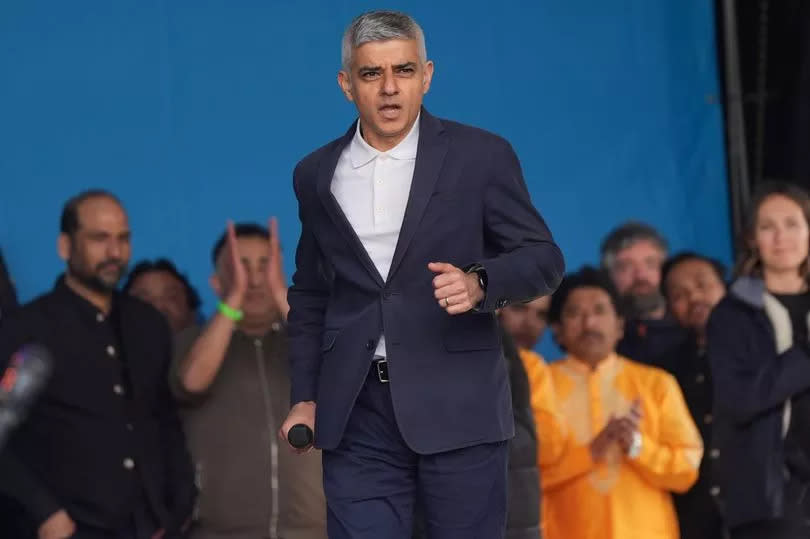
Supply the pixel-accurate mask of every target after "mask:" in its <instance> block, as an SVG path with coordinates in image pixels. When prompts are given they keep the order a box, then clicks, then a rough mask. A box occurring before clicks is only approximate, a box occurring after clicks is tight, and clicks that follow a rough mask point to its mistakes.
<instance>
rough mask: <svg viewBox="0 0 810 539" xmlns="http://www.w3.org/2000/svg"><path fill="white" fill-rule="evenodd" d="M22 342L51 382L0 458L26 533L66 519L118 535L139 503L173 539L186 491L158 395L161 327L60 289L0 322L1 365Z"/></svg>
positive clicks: (162, 386) (148, 314)
mask: <svg viewBox="0 0 810 539" xmlns="http://www.w3.org/2000/svg"><path fill="white" fill-rule="evenodd" d="M31 342H35V343H39V344H42V345H45V346H46V347H47V348H48V349H49V350H50V352H51V354H52V355H53V357H54V365H53V372H52V375H51V378H50V380H49V383H48V385H47V387H46V388H45V390H44V391H43V392H42V394H41V395H40V398H39V400H38V401H37V403H36V404H35V405H34V407H33V408H32V409H31V411H30V414H29V417H28V419H27V420H26V421H25V422H24V423H23V424H22V425H21V426H20V427H19V428H18V430H17V431H16V432H15V433H14V434H13V435H12V437H11V439H10V441H9V445H8V447H7V448H5V449H4V451H3V453H1V454H0V470H3V471H5V472H6V475H4V477H3V478H2V479H0V492H1V493H3V494H5V495H7V496H9V497H10V498H12V499H14V500H16V501H17V502H18V503H19V504H20V505H21V506H22V507H23V508H24V509H25V512H24V514H21V515H19V516H20V518H21V519H23V520H28V521H29V522H30V523H32V524H33V525H34V528H35V527H36V526H37V525H38V524H40V523H42V522H43V521H44V520H45V519H46V518H48V517H49V516H50V515H51V514H53V513H54V512H55V511H57V510H59V509H65V510H67V512H68V514H69V515H70V516H71V517H72V518H73V520H75V521H77V523H79V524H80V525H86V526H92V527H94V528H101V529H110V530H114V529H118V528H121V527H122V526H125V525H126V524H127V523H128V521H129V520H131V518H132V517H133V514H134V512H136V511H138V510H139V506H138V504H139V503H140V500H142V499H144V500H145V501H146V503H147V505H148V507H149V508H150V510H151V512H152V513H153V515H154V517H155V519H156V521H157V523H158V524H159V525H160V526H161V527H165V528H166V530H167V536H168V537H171V536H173V534H174V533H176V532H174V530H177V529H179V526H180V524H181V523H182V522H183V521H185V520H186V518H187V517H188V516H189V515H190V512H191V509H192V507H193V500H194V495H195V488H194V474H193V469H192V466H191V460H190V457H189V455H188V452H187V450H186V445H185V438H184V436H183V433H182V430H181V426H180V422H179V420H178V417H177V413H176V409H175V405H174V402H173V401H172V398H171V394H170V392H169V387H168V367H169V361H170V359H171V336H170V331H169V328H168V325H167V323H166V321H165V319H164V318H163V317H162V315H160V313H158V312H157V311H156V310H154V309H153V308H152V307H150V306H148V305H147V304H145V303H143V302H141V301H139V300H137V299H135V298H132V297H129V296H123V295H116V296H115V297H114V300H113V309H112V311H111V312H110V315H109V316H105V314H104V313H102V312H100V311H99V310H98V309H97V308H96V307H95V306H93V305H92V304H91V303H89V302H88V301H86V300H85V299H84V298H82V297H81V296H79V295H77V294H76V293H74V292H73V291H72V290H71V289H70V288H69V287H68V286H67V285H66V284H65V282H64V280H63V279H60V280H59V281H58V283H57V285H56V287H55V288H54V290H53V291H52V292H51V293H49V294H46V295H44V296H42V297H40V298H38V299H36V300H35V301H33V302H31V303H30V304H28V305H26V306H24V307H22V308H21V309H20V310H19V311H17V312H16V313H15V314H14V315H13V316H12V317H10V318H8V319H7V320H5V321H4V323H3V326H2V328H0V367H2V366H3V365H4V364H5V362H7V361H8V358H9V357H10V356H11V354H12V353H13V352H14V351H15V350H17V349H18V348H19V347H20V346H22V345H23V344H26V343H31Z"/></svg>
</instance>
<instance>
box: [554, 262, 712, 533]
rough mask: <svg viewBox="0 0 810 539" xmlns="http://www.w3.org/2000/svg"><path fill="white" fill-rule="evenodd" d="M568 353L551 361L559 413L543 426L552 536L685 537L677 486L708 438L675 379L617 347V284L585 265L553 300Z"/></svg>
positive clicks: (690, 475) (690, 477) (688, 478)
mask: <svg viewBox="0 0 810 539" xmlns="http://www.w3.org/2000/svg"><path fill="white" fill-rule="evenodd" d="M549 318H550V321H551V323H552V328H553V330H554V334H555V338H556V339H557V341H558V343H559V344H560V346H561V347H562V348H563V349H564V350H566V352H567V353H568V356H566V357H565V358H564V359H562V360H560V361H558V362H555V363H552V364H551V366H550V371H551V385H552V386H553V388H554V394H555V397H556V403H555V405H556V417H557V418H559V420H560V421H561V424H560V425H559V426H558V427H556V428H555V427H554V426H553V424H549V425H547V427H546V430H547V431H546V432H545V433H543V432H539V433H538V437H539V440H540V465H541V481H542V486H543V497H544V499H545V503H544V504H545V530H546V538H547V539H678V537H679V531H678V522H677V518H676V516H675V510H674V506H673V502H672V497H671V495H670V493H671V492H683V491H685V490H687V489H688V488H689V487H690V486H691V485H692V484H693V483H694V482H695V481H696V479H697V476H698V467H699V465H700V460H701V457H702V454H703V444H702V441H701V438H700V434H699V433H698V430H697V428H696V427H695V425H694V422H693V421H692V418H691V416H690V414H689V410H688V409H687V407H686V404H685V402H684V399H683V395H682V394H681V391H680V388H679V387H678V384H677V382H676V381H675V379H674V378H673V377H672V376H671V375H669V374H667V373H666V372H664V371H663V370H660V369H657V368H653V367H648V366H645V365H642V364H640V363H636V362H634V361H631V360H629V359H627V358H625V357H622V356H619V355H617V354H616V353H615V346H616V343H617V342H618V341H619V339H621V336H622V329H623V320H622V318H621V316H620V309H619V299H618V294H617V293H616V291H615V289H614V288H613V285H612V284H611V282H610V281H609V279H608V278H607V277H606V276H605V275H604V274H603V273H602V272H599V271H597V270H595V269H592V268H585V269H583V270H582V271H580V272H579V273H576V274H574V275H572V276H569V277H568V278H567V279H566V280H565V281H564V282H563V284H562V286H561V287H560V289H559V290H558V291H557V292H556V293H555V295H554V297H553V298H552V303H551V308H550V312H549Z"/></svg>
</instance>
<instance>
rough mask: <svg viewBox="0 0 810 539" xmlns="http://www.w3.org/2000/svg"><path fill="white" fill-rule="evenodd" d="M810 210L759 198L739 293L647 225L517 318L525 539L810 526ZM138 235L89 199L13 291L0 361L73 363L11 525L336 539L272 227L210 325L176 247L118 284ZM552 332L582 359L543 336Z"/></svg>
mask: <svg viewBox="0 0 810 539" xmlns="http://www.w3.org/2000/svg"><path fill="white" fill-rule="evenodd" d="M808 222H810V198H808V196H807V195H806V194H805V193H804V192H802V191H801V190H800V189H799V188H797V187H793V186H787V185H777V186H771V187H770V188H769V189H767V190H765V191H763V192H762V193H761V194H760V195H759V196H758V197H757V198H756V199H755V201H754V204H753V207H752V209H751V214H750V221H749V226H748V229H747V230H746V237H745V241H744V242H743V246H744V249H743V251H742V254H741V258H740V262H739V264H738V265H737V268H736V269H735V272H734V280H733V281H732V283H733V284H730V285H727V278H728V274H727V270H726V268H725V267H724V266H723V265H722V264H721V263H719V262H718V261H716V260H714V259H712V258H710V257H708V256H704V255H702V254H697V253H693V252H682V253H678V254H675V255H674V256H668V255H669V253H668V251H667V242H666V240H665V239H664V238H663V237H662V236H661V235H660V234H659V233H658V232H657V231H656V230H655V229H653V228H652V227H650V226H647V225H645V224H642V223H637V222H630V223H627V224H624V225H622V226H620V227H618V228H617V229H616V230H614V231H612V232H611V233H610V234H609V235H608V237H607V239H606V240H605V241H604V244H603V246H602V252H601V263H602V264H601V265H602V267H601V268H594V267H584V268H582V269H580V270H578V271H576V272H573V273H570V274H569V275H568V276H567V277H566V278H565V280H564V281H563V284H562V285H561V286H560V288H559V289H558V290H557V291H556V292H555V293H554V294H553V295H552V296H550V297H548V296H547V297H541V298H538V299H535V300H532V301H530V302H527V303H518V304H513V305H509V306H507V307H504V308H503V309H501V310H500V311H499V312H498V318H499V321H500V325H501V328H502V340H503V348H504V357H505V359H506V361H507V362H508V363H509V372H510V385H511V390H512V400H513V409H514V418H515V424H516V436H515V437H514V438H513V439H512V440H511V442H510V464H509V466H510V473H509V492H510V497H509V500H510V504H509V517H508V526H509V529H510V535H509V537H515V538H518V537H526V538H528V537H538V536H540V535H541V534H542V536H543V537H547V538H552V539H556V538H560V539H562V538H571V537H583V538H585V537H602V538H617V539H621V538H626V537H642V536H643V537H679V536H680V537H684V538H687V539H704V538H705V539H710V538H723V537H729V536H730V537H732V538H733V539H738V538H763V539H764V538H768V539H774V538H798V537H807V536H808V533H810V512H808V506H807V504H808V499H807V496H806V490H807V485H808V482H810V460H808V451H810V435H809V434H808V433H810V430H808V429H810V425H808V421H807V418H808V417H810V415H808V406H810V346H809V341H808V324H809V323H810V291H808V285H807V277H808V271H809V270H810V267H808V246H810V234H808V229H809V227H808ZM129 234H130V231H129V226H128V222H127V217H126V213H125V210H124V208H123V205H122V204H121V202H120V201H118V200H117V199H116V198H115V197H114V196H113V195H112V194H110V193H107V192H104V191H88V192H84V193H82V194H80V195H78V196H76V197H75V198H73V199H71V200H70V201H68V202H67V203H66V204H65V207H64V212H63V215H62V219H61V231H60V241H59V254H60V256H61V257H62V258H63V259H64V260H65V262H66V270H65V273H64V274H63V275H62V276H61V277H60V278H59V279H58V281H57V283H56V285H55V287H54V289H53V290H52V291H51V292H49V293H46V294H45V295H43V296H41V297H40V298H38V299H36V300H34V301H33V302H31V303H29V304H28V305H26V306H24V307H22V308H19V309H14V308H13V307H12V306H11V305H12V303H13V302H11V301H9V302H7V307H6V310H5V311H4V316H3V319H2V324H1V325H0V336H1V337H2V339H1V340H0V342H1V343H2V348H1V349H0V354H2V357H4V358H8V357H10V356H11V354H12V353H13V352H14V350H16V349H17V348H18V347H19V346H20V345H22V344H23V343H24V342H27V341H36V342H40V343H44V344H46V345H47V346H49V347H50V348H51V349H52V350H54V351H55V352H56V354H57V358H58V360H57V362H56V371H55V373H54V380H53V383H52V384H51V385H50V386H49V387H48V389H47V391H46V392H45V394H44V395H43V397H42V400H41V402H40V403H39V404H38V405H37V406H36V407H35V408H34V409H33V410H32V414H31V417H30V418H29V420H28V421H27V422H26V423H25V424H24V425H23V426H21V428H20V429H19V431H18V432H16V433H15V435H14V436H13V438H12V440H11V443H10V445H9V446H8V447H7V448H5V449H4V451H3V452H2V457H0V461H1V463H0V466H1V467H2V469H3V470H4V473H3V481H2V482H0V492H2V494H3V495H4V512H3V527H4V533H3V537H36V536H39V537H43V538H48V537H69V536H70V533H72V530H76V529H78V530H81V531H82V535H81V537H96V536H97V537H105V535H103V533H102V531H101V530H105V529H116V528H118V527H123V528H127V529H132V530H135V531H134V532H133V537H141V535H138V533H139V532H140V531H141V530H144V529H146V530H149V531H150V532H151V533H152V534H153V536H155V537H173V536H174V537H179V536H181V535H182V534H185V533H189V534H190V535H189V536H190V537H195V538H211V539H215V538H219V537H229V538H237V537H239V538H242V537H243V538H246V539H247V538H249V537H250V538H253V537H283V538H287V539H319V538H324V537H326V530H325V517H324V515H325V512H326V509H325V502H324V496H323V489H322V485H321V474H322V472H321V464H320V455H319V453H318V452H317V451H313V452H310V453H308V454H306V455H303V456H298V455H293V454H292V452H291V451H289V449H288V448H286V447H283V445H282V444H280V443H279V439H278V437H277V431H278V429H279V428H280V425H281V423H282V421H283V420H284V418H285V416H286V413H287V411H288V409H289V392H290V389H289V366H288V364H287V356H286V353H287V340H286V334H285V319H286V314H287V311H288V309H289V306H288V304H287V302H286V289H287V285H286V280H285V277H284V275H283V270H282V256H281V251H280V248H279V241H278V231H277V225H276V223H275V221H271V223H270V226H268V227H265V226H262V225H260V224H256V223H241V224H236V225H234V224H228V226H227V228H226V231H225V232H224V233H223V235H222V237H220V238H218V239H216V241H215V243H214V246H213V249H212V264H213V268H212V277H211V286H212V288H213V290H214V291H215V292H216V294H217V296H218V297H219V298H220V299H221V300H222V303H220V308H219V310H218V311H217V313H216V314H215V315H214V316H213V317H212V318H211V319H210V320H208V321H206V322H203V321H202V316H201V313H200V312H199V309H200V299H199V295H198V293H197V292H196V290H195V289H194V287H193V286H192V285H191V284H190V283H189V281H188V279H186V277H185V276H184V275H183V274H182V273H181V272H180V271H178V269H177V268H176V267H175V266H174V265H173V264H172V262H171V261H169V260H165V259H164V260H157V261H154V262H152V261H143V262H140V263H138V264H136V265H135V266H134V269H133V270H132V271H131V272H130V273H129V276H128V279H127V280H126V282H125V284H124V285H123V287H122V288H121V291H120V292H117V291H115V289H116V286H117V285H118V284H119V281H120V280H121V279H122V278H123V277H124V276H125V272H126V268H127V266H128V263H129V257H130V243H129ZM5 290H6V294H7V296H6V297H9V298H11V297H12V294H13V287H10V286H8V285H6V288H5ZM149 305H151V306H152V307H154V309H153V308H150V307H149ZM228 306H230V307H231V308H232V309H234V310H238V311H240V312H241V313H243V317H241V318H240V319H235V318H236V317H234V316H232V313H230V312H229V309H228ZM547 328H550V329H551V331H552V334H553V338H554V340H555V342H556V343H557V344H558V345H559V347H560V349H561V350H563V351H564V354H565V356H564V357H563V358H562V359H559V360H555V361H551V362H546V361H545V360H544V359H543V358H542V357H540V356H539V355H538V354H537V353H536V352H535V351H534V349H535V348H536V346H537V344H538V342H539V340H540V338H541V337H542V335H543V333H544V332H545V331H546V329H547ZM417 523H418V519H417ZM94 530H98V534H97V535H93V532H94ZM419 533H420V531H419V526H418V525H417V526H416V531H415V536H416V537H418V536H419ZM679 534H680V535H679Z"/></svg>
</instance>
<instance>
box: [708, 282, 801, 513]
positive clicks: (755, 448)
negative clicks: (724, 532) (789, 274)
mask: <svg viewBox="0 0 810 539" xmlns="http://www.w3.org/2000/svg"><path fill="white" fill-rule="evenodd" d="M707 335H708V355H709V358H710V361H711V368H712V375H713V378H714V389H715V401H714V409H715V412H714V426H713V429H714V432H713V436H712V438H713V441H712V447H713V449H715V450H716V451H718V452H719V458H718V459H717V461H716V462H715V463H713V466H712V477H713V480H714V481H713V483H714V485H713V487H712V489H713V490H712V491H713V492H714V493H715V494H717V497H718V500H719V502H720V503H721V508H722V510H723V511H724V515H725V518H726V522H727V525H728V526H729V527H735V526H738V525H741V524H746V523H750V522H756V521H761V520H766V519H773V518H781V517H782V516H783V512H784V503H785V487H786V485H787V483H788V480H789V477H790V470H789V469H788V466H787V463H786V457H785V444H784V437H785V435H786V432H787V426H788V425H789V412H788V410H789V405H788V404H787V403H789V401H790V400H791V398H792V397H794V396H795V395H797V394H799V393H801V392H802V391H804V390H806V389H808V388H810V353H808V349H807V346H797V345H794V344H793V342H792V330H791V324H790V317H789V315H788V312H787V309H785V308H784V307H782V306H781V304H779V302H778V300H776V299H775V298H773V296H770V295H769V294H767V293H766V291H765V287H764V283H763V282H762V281H761V280H757V279H752V278H742V279H740V280H738V281H737V282H736V283H734V285H732V287H731V290H730V292H729V294H728V295H727V296H726V297H725V298H724V299H723V300H722V301H721V302H720V303H719V304H718V305H717V307H715V309H714V311H713V312H712V315H711V317H710V318H709V325H708V333H707Z"/></svg>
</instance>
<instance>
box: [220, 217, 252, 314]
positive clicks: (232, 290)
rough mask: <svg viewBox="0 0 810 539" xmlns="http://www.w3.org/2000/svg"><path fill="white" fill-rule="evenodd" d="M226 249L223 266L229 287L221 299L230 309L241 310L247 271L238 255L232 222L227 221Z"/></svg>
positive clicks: (246, 285)
mask: <svg viewBox="0 0 810 539" xmlns="http://www.w3.org/2000/svg"><path fill="white" fill-rule="evenodd" d="M226 248H227V253H226V256H225V264H226V271H227V274H228V285H229V286H228V289H227V290H223V291H222V298H224V301H225V304H226V305H228V306H229V307H231V308H232V309H237V310H241V309H242V303H243V302H244V301H245V293H246V292H247V287H248V277H247V270H246V269H245V265H244V263H243V262H242V256H241V255H240V254H239V244H238V243H237V240H236V230H235V229H234V226H233V221H228V239H227V241H226Z"/></svg>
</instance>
